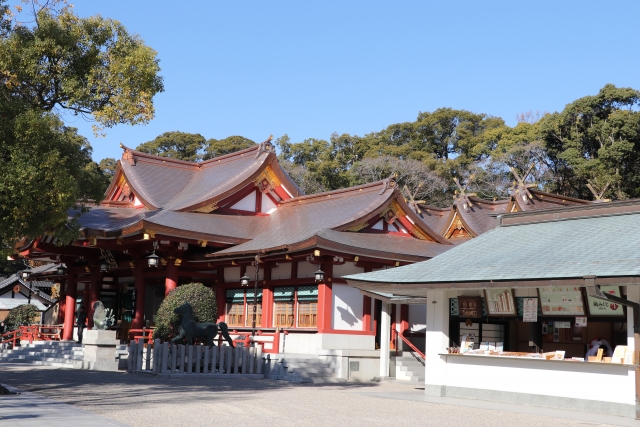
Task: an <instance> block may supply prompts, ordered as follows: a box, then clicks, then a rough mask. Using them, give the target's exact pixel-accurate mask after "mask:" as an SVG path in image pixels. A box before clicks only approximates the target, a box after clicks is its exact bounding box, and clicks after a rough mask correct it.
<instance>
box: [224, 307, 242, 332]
mask: <svg viewBox="0 0 640 427" xmlns="http://www.w3.org/2000/svg"><path fill="white" fill-rule="evenodd" d="M225 320H226V322H225V323H226V324H227V325H229V326H244V302H241V303H231V304H227V318H226V319H225Z"/></svg>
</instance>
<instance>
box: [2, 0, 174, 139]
mask: <svg viewBox="0 0 640 427" xmlns="http://www.w3.org/2000/svg"><path fill="white" fill-rule="evenodd" d="M51 5H53V7H52V6H51ZM56 5H62V7H55V6H56ZM34 6H35V9H34V10H35V16H33V22H34V25H33V26H32V27H28V26H25V25H24V24H21V25H13V26H12V27H10V28H9V29H8V31H7V32H6V34H5V35H4V36H3V37H2V38H1V39H0V79H2V80H3V81H4V83H5V84H7V85H8V86H10V87H11V89H12V90H11V96H12V98H14V99H20V100H21V101H24V102H25V103H26V104H28V105H29V106H30V107H32V108H34V109H38V110H41V111H52V110H53V109H54V108H61V109H65V110H69V111H72V112H73V113H75V114H85V115H89V116H92V118H93V119H94V120H95V121H96V122H97V125H98V126H99V127H111V126H114V125H116V124H120V123H126V124H138V123H148V122H149V121H150V120H151V119H152V118H153V116H154V108H153V97H154V96H155V95H156V94H157V93H158V92H162V91H163V84H162V78H161V77H159V76H158V72H159V71H160V67H159V65H158V62H159V61H158V59H157V58H156V52H155V51H154V50H153V49H151V48H150V47H148V46H146V45H145V44H144V41H143V40H142V39H141V38H140V36H138V35H137V34H130V33H129V32H128V31H127V29H126V28H125V27H124V26H123V25H122V24H120V23H119V22H118V21H116V20H113V19H107V18H103V17H101V16H99V15H97V16H92V17H89V18H80V17H78V16H77V15H75V14H74V13H73V12H72V10H71V8H70V7H67V6H66V5H64V3H60V2H55V1H51V2H46V3H44V6H40V5H39V4H38V2H34Z"/></svg>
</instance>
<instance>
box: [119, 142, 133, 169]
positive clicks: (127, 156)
mask: <svg viewBox="0 0 640 427" xmlns="http://www.w3.org/2000/svg"><path fill="white" fill-rule="evenodd" d="M120 148H122V149H123V150H124V153H122V160H126V161H127V162H128V163H129V164H130V165H131V166H135V165H136V159H134V158H133V150H132V149H131V148H129V147H126V146H125V145H124V144H123V143H122V142H121V143H120Z"/></svg>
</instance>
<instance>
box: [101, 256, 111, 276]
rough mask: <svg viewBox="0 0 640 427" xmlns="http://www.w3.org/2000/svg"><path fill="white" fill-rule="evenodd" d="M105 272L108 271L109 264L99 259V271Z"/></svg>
mask: <svg viewBox="0 0 640 427" xmlns="http://www.w3.org/2000/svg"><path fill="white" fill-rule="evenodd" d="M107 270H109V264H108V263H107V261H105V260H104V259H101V260H100V271H102V272H103V273H104V272H105V271H107Z"/></svg>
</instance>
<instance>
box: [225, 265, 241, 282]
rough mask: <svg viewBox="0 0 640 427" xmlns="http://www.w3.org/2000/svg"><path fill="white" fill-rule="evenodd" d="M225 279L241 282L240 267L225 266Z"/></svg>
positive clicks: (226, 280)
mask: <svg viewBox="0 0 640 427" xmlns="http://www.w3.org/2000/svg"><path fill="white" fill-rule="evenodd" d="M224 281H225V282H239V281H240V267H225V269H224Z"/></svg>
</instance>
